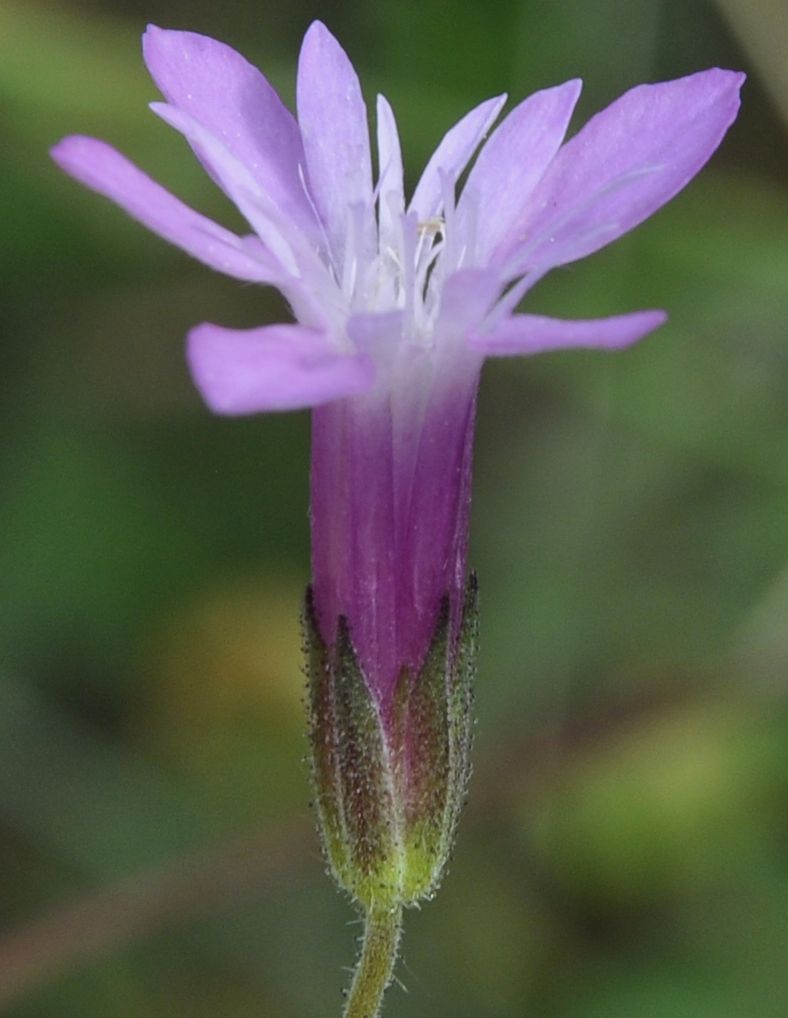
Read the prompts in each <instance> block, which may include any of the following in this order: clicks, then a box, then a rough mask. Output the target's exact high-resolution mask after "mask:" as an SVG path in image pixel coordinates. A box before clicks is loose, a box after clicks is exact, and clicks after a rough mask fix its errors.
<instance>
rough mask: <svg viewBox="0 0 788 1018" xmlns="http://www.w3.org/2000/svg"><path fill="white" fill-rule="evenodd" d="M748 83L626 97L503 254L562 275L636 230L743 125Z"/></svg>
mask: <svg viewBox="0 0 788 1018" xmlns="http://www.w3.org/2000/svg"><path fill="white" fill-rule="evenodd" d="M743 81H744V75H743V74H739V73H735V72H733V71H723V70H720V69H719V68H714V69H712V70H709V71H702V72H700V73H698V74H692V75H690V76H689V77H686V78H679V79H678V80H676V81H668V82H663V83H661V84H657V85H639V86H638V87H637V88H633V89H632V90H631V91H629V92H627V93H625V94H624V95H623V96H621V98H620V99H618V100H616V102H614V103H613V104H612V105H611V106H608V107H607V109H606V110H603V111H602V112H601V113H598V114H597V115H596V116H595V117H593V118H592V119H591V120H590V121H589V122H588V123H587V124H586V126H585V127H584V128H583V129H582V130H581V131H580V132H579V133H578V134H577V135H576V136H575V137H574V138H572V139H571V141H569V142H568V143H567V144H566V145H565V146H564V147H563V148H562V149H561V150H560V152H559V153H558V155H557V156H556V157H555V159H554V160H553V163H552V165H551V166H550V168H549V169H548V171H547V172H546V173H545V175H544V177H543V178H542V180H541V182H540V183H539V185H538V186H537V188H536V190H535V191H534V193H533V195H532V196H531V200H530V202H529V203H528V208H527V210H526V212H525V215H524V216H523V217H522V218H521V221H520V230H519V236H516V237H514V238H512V239H507V241H506V244H505V249H503V250H502V251H501V252H499V253H500V254H506V253H509V254H511V255H513V259H514V260H518V259H519V260H520V261H522V260H523V259H525V260H526V261H527V264H528V265H530V266H536V267H542V266H545V265H547V266H554V265H562V264H565V263H567V262H571V261H575V260H576V259H578V258H584V257H585V256H586V255H588V254H591V253H592V252H593V251H596V250H597V249H598V248H600V247H603V246H604V245H605V244H608V243H610V242H611V241H612V240H615V239H616V238H617V237H620V236H621V235H622V234H623V233H626V232H627V231H628V230H631V229H633V228H634V227H635V226H637V225H638V224H639V223H641V222H642V221H643V220H644V219H646V218H647V217H648V216H650V215H651V214H652V213H653V212H655V211H656V210H657V209H658V208H660V207H661V206H662V205H664V204H665V202H667V201H669V200H670V199H671V198H672V197H673V196H674V195H675V194H676V193H677V192H678V191H680V190H681V189H682V188H683V187H684V186H685V185H686V184H687V183H688V182H689V181H690V180H691V179H692V178H693V177H694V176H695V174H696V173H697V172H698V171H699V170H700V169H701V167H702V166H703V165H704V164H705V163H706V161H707V160H708V159H709V157H710V156H711V154H712V153H713V152H714V150H715V149H716V148H717V146H718V145H719V143H720V142H721V141H722V138H723V136H724V134H725V132H726V130H727V129H728V127H729V126H730V124H731V123H732V122H733V120H734V118H735V117H736V113H737V111H738V109H739V89H740V88H741V85H742V83H743ZM513 248H514V250H512V249H513Z"/></svg>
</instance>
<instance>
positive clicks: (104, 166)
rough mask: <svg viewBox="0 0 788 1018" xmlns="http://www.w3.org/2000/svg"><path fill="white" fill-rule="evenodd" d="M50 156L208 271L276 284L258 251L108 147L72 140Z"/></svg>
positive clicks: (273, 270) (273, 273)
mask: <svg viewBox="0 0 788 1018" xmlns="http://www.w3.org/2000/svg"><path fill="white" fill-rule="evenodd" d="M51 155H52V158H53V159H54V160H55V162H56V163H57V164H58V166H60V167H61V169H63V170H65V171H66V173H69V174H70V175H71V176H72V177H75V178H76V179H77V180H78V181H80V183H82V184H85V185H86V186H87V187H89V188H91V189H92V190H93V191H97V192H98V193H99V194H102V195H104V196H105V197H107V198H110V199H112V201H114V202H115V203H116V204H118V205H120V207H121V208H122V209H124V210H125V211H126V212H128V214H129V215H130V216H133V217H134V219H136V220H138V221H139V222H140V223H143V224H144V225H145V226H147V227H148V229H149V230H153V232H154V233H157V234H158V235H159V236H160V237H163V238H164V239H165V240H168V241H170V243H172V244H175V245H177V246H178V247H180V248H182V249H183V250H184V251H186V252H187V253H188V254H190V255H192V256H193V257H194V258H197V259H199V261H201V262H204V263H205V264H206V265H209V266H210V267H211V268H212V269H218V270H219V271H220V272H225V273H226V274H227V275H228V276H235V277H236V279H245V280H249V281H250V282H262V283H264V282H271V281H273V280H274V279H275V277H276V275H277V272H276V268H275V266H274V264H273V263H272V261H271V259H270V257H269V256H268V255H267V253H266V252H265V250H264V248H263V247H262V246H261V245H252V244H251V243H249V238H242V237H238V236H236V235H235V234H234V233H231V232H230V231H229V230H225V229H224V227H222V226H219V225H218V223H214V222H213V221H212V220H210V219H207V218H206V217H205V216H202V215H200V213H199V212H195V211H194V209H192V208H189V206H188V205H185V204H184V203H183V202H182V201H180V200H179V199H178V198H176V197H175V196H174V195H172V194H170V192H169V191H166V190H165V189H164V188H163V187H162V186H161V185H160V184H157V183H156V182H155V181H153V180H151V178H150V177H149V176H147V175H146V174H145V173H143V172H142V170H139V169H138V168H137V167H136V166H135V165H134V164H133V163H131V162H129V160H128V159H126V157H125V156H123V155H121V154H120V152H118V151H117V150H116V149H114V148H112V146H111V145H108V144H107V143H106V142H103V141H99V140H98V139H96V138H86V137H84V136H82V135H71V136H70V137H68V138H64V139H63V140H62V141H61V142H59V143H58V144H57V145H55V147H54V148H53V149H52V151H51Z"/></svg>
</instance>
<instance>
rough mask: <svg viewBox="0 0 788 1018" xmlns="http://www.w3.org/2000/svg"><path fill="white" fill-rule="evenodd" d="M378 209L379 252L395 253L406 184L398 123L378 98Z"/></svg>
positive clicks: (397, 246) (387, 105)
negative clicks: (390, 250)
mask: <svg viewBox="0 0 788 1018" xmlns="http://www.w3.org/2000/svg"><path fill="white" fill-rule="evenodd" d="M377 134H378V138H377V141H378V173H379V175H380V176H379V179H378V206H379V220H380V251H381V253H383V252H385V251H387V250H389V249H392V250H394V251H398V250H399V248H400V246H401V243H400V239H399V238H400V235H401V232H402V228H401V225H400V220H401V219H402V215H403V213H404V212H405V183H404V179H405V178H404V170H403V167H402V149H401V147H400V142H399V132H398V131H397V121H396V120H395V118H394V111H393V110H392V108H391V106H390V105H389V102H388V100H387V99H386V98H385V97H384V96H382V95H379V96H378V108H377Z"/></svg>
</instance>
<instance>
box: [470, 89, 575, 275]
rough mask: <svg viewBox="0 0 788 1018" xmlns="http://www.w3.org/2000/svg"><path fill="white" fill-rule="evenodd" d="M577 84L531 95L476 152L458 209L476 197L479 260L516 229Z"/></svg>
mask: <svg viewBox="0 0 788 1018" xmlns="http://www.w3.org/2000/svg"><path fill="white" fill-rule="evenodd" d="M581 88H582V82H580V81H579V80H574V81H568V82H566V84H564V85H559V86H558V87H556V88H548V89H545V90H544V91H542V92H536V93H534V95H532V96H529V97H528V98H527V99H526V100H525V101H524V102H521V103H520V105H519V106H516V107H515V108H514V109H513V110H512V112H511V113H510V114H509V115H508V116H507V117H506V119H505V120H503V121H502V122H501V124H499V126H498V127H496V129H495V131H494V132H493V133H492V135H491V136H490V138H489V140H488V141H487V142H486V143H485V145H484V147H483V148H482V150H481V152H480V153H479V158H478V159H477V160H476V163H475V165H474V167H473V169H472V170H471V172H470V174H469V176H468V181H467V183H466V185H465V188H464V189H463V198H464V199H465V200H464V202H463V201H461V202H460V206H459V209H458V215H459V216H461V217H462V215H463V213H466V214H467V210H468V199H470V200H471V201H473V202H475V206H476V207H475V208H474V209H473V212H472V214H473V215H475V216H476V217H477V244H478V246H477V249H476V259H477V261H479V262H480V263H483V262H485V261H487V259H488V258H489V256H490V254H491V253H492V252H493V251H494V250H495V248H496V247H497V246H498V245H499V244H501V243H503V242H505V240H506V238H507V237H509V236H510V235H511V234H512V232H513V231H516V229H517V224H518V222H519V220H520V217H521V216H522V213H523V209H524V208H525V207H526V205H527V202H528V199H529V197H530V195H531V192H532V191H533V189H534V187H535V186H536V185H537V184H538V183H539V181H540V179H541V178H542V175H543V174H544V172H545V169H546V168H547V167H548V165H549V164H550V161H551V160H552V158H553V156H554V155H555V154H556V152H557V151H558V149H559V147H560V145H561V142H562V141H563V140H564V135H565V133H566V129H567V126H568V125H569V120H570V118H571V116H572V111H573V110H574V108H575V103H576V102H577V99H578V96H579V95H580V89H581Z"/></svg>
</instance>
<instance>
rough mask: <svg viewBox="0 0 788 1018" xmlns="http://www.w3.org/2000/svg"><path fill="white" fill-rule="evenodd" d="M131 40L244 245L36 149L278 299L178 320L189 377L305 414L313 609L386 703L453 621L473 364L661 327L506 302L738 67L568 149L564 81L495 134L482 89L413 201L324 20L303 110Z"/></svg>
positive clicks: (718, 114) (622, 213)
mask: <svg viewBox="0 0 788 1018" xmlns="http://www.w3.org/2000/svg"><path fill="white" fill-rule="evenodd" d="M143 49H144V57H145V61H146V63H147V66H148V69H149V71H150V73H151V76H152V77H153V79H154V81H155V82H156V84H157V86H158V88H159V90H160V91H161V93H162V95H163V97H164V99H165V102H158V103H153V104H152V109H153V110H154V112H155V113H156V114H157V116H159V117H161V118H162V119H163V120H164V121H165V122H166V123H167V124H169V125H170V126H171V127H173V128H174V129H175V130H176V131H178V132H180V133H181V134H182V135H183V136H184V138H185V139H186V140H187V141H188V143H189V145H190V146H191V147H192V149H193V151H194V152H195V154H196V155H197V157H198V158H199V159H200V161H201V162H202V164H203V166H204V167H205V169H206V170H207V172H208V173H209V174H210V176H211V177H212V179H213V180H214V181H215V182H216V183H217V185H218V186H219V187H220V188H222V190H223V191H224V192H225V193H226V194H227V195H228V197H229V198H230V199H231V200H232V201H233V202H234V203H235V205H236V206H237V207H238V209H239V210H240V212H241V213H242V215H243V217H244V218H245V220H246V222H247V223H248V225H249V233H248V234H246V235H243V236H241V235H238V234H235V233H233V232H232V231H230V230H227V229H225V228H223V227H221V226H219V225H218V224H216V223H213V222H212V221H210V220H208V219H206V218H205V217H204V216H202V215H200V214H199V213H198V212H196V211H194V210H193V209H191V208H189V207H188V206H186V205H184V204H183V203H182V202H180V201H179V200H178V199H177V198H175V197H174V196H173V195H171V194H170V193H169V192H167V191H166V190H164V189H163V188H162V187H160V186H159V185H158V184H156V183H155V182H154V181H153V180H151V179H150V178H149V177H147V176H146V175H145V174H144V173H143V172H142V171H141V170H139V169H137V168H136V167H135V166H133V164H131V163H130V162H129V161H128V160H127V159H126V158H125V157H124V156H122V155H120V153H118V152H117V151H115V150H114V149H112V148H111V147H110V146H108V145H107V144H105V143H104V142H101V141H98V140H96V139H92V138H87V137H84V136H72V137H68V138H65V139H64V140H63V141H61V142H60V143H59V144H58V145H56V146H55V148H54V149H53V151H52V155H53V157H54V159H55V160H56V162H57V163H58V164H59V165H60V166H61V167H62V168H63V169H64V170H66V171H67V172H68V173H70V174H71V175H72V176H74V177H76V178H77V179H78V180H80V181H82V183H84V184H86V185H87V186H88V187H91V188H92V189H93V190H95V191H98V192H99V193H101V194H104V195H106V196H107V197H109V198H111V199H112V200H113V201H115V202H116V203H117V204H118V205H120V206H121V207H122V208H124V209H125V210H126V211H127V212H128V213H129V214H130V215H131V216H133V217H134V218H136V219H137V220H139V221H140V222H141V223H143V224H144V225H146V226H147V227H149V229H151V230H153V231H154V232H155V233H158V234H159V235H160V236H162V237H164V238H165V239H166V240H169V241H170V242H171V243H174V244H176V245H178V246H179V247H181V248H182V249H183V250H185V251H186V252H188V253H189V254H191V255H192V256H194V257H195V258H197V259H199V260H200V261H202V262H204V263H205V264H207V265H209V266H210V267H211V268H214V269H218V270H219V271H221V272H224V273H226V274H227V275H230V276H234V277H235V278H237V279H242V280H245V281H253V282H259V283H266V284H269V285H272V286H275V287H277V288H278V289H279V290H280V291H281V292H282V293H283V294H284V296H285V297H286V298H287V300H288V301H289V303H290V306H291V308H292V311H293V314H294V317H295V319H296V324H281V325H268V326H263V327H260V328H257V329H252V330H246V331H239V330H232V329H228V328H224V327H220V326H217V325H211V324H207V323H206V324H203V325H199V326H197V327H196V328H195V329H193V330H192V332H191V333H190V335H189V340H188V352H187V356H188V360H189V365H190V367H191V371H192V374H193V377H194V380H195V383H196V384H197V387H198V388H199V390H200V392H201V393H202V395H203V397H204V398H205V400H206V402H207V403H208V405H209V406H210V407H211V408H212V409H213V410H215V411H216V412H217V413H222V414H247V413H254V412H260V411H269V410H286V409H296V408H299V407H312V408H314V414H313V449H312V509H311V523H312V569H313V584H314V594H315V602H314V603H315V610H316V613H317V619H318V623H319V625H320V628H321V630H322V636H323V638H324V640H325V641H326V642H327V643H329V644H330V643H333V641H334V639H335V636H336V631H337V624H338V619H339V617H340V616H345V617H346V618H347V621H348V624H349V628H350V633H351V637H352V639H353V642H354V646H355V649H356V652H357V655H358V658H359V662H360V664H361V666H362V668H363V670H364V674H365V676H366V679H367V682H368V683H369V685H370V688H371V689H372V690H373V691H374V693H375V694H376V695H377V697H378V699H379V701H380V702H381V704H383V705H384V706H385V704H386V703H387V701H388V699H389V696H390V693H391V690H392V688H393V686H394V683H395V682H396V679H397V676H398V674H399V672H400V670H401V669H402V667H403V666H407V667H409V668H411V669H418V667H419V666H420V664H421V663H422V661H423V659H424V655H425V654H426V651H427V648H428V646H429V644H430V641H431V639H432V637H433V634H434V629H435V624H436V619H437V616H438V612H439V609H440V604H441V602H442V600H443V599H444V597H446V596H448V597H449V600H450V605H451V618H452V620H453V628H454V630H455V632H456V627H457V623H458V620H459V613H460V608H461V602H462V592H463V587H464V583H465V576H466V553H467V537H468V512H469V504H470V479H471V448H472V437H473V418H474V410H475V402H476V389H477V384H478V378H479V373H480V369H481V365H482V362H483V360H484V358H485V357H486V356H505V355H511V354H534V353H540V352H543V351H548V350H556V349H561V348H566V347H598V348H602V349H616V348H621V347H624V346H627V345H629V344H631V343H633V342H635V341H636V340H638V339H640V338H641V337H642V336H644V335H646V334H647V333H648V332H650V331H652V330H653V329H655V328H656V327H657V326H659V325H661V324H662V322H663V321H664V319H665V315H664V314H663V312H661V311H640V312H634V313H629V314H624V315H619V316H616V317H612V318H607V319H597V320H586V321H566V320H561V319H552V318H546V317H544V316H540V315H529V314H517V313H515V312H516V308H517V306H518V304H519V303H520V301H521V300H522V299H523V297H525V295H526V294H527V292H528V291H529V290H530V288H531V287H532V286H533V285H534V284H535V283H536V282H538V280H539V279H541V278H542V277H543V276H544V275H545V274H546V273H547V272H548V271H550V269H552V268H555V267H556V266H559V265H562V264H566V263H568V262H572V261H574V260H576V259H579V258H582V257H585V256H586V255H587V254H590V253H592V252H593V251H595V250H597V249H598V248H600V247H602V246H604V245H605V244H607V243H609V242H611V241H612V240H615V239H616V238H617V237H619V236H621V235H622V234H623V233H625V232H627V231H628V230H630V229H632V228H633V227H634V226H636V225H638V224H639V223H640V222H642V221H643V220H644V219H645V218H647V217H648V216H650V215H651V214H652V213H653V212H655V211H656V210H657V209H658V208H660V207H661V206H662V205H663V204H664V203H665V202H666V201H668V200H669V199H670V198H672V197H673V196H674V195H675V194H676V193H677V192H678V191H679V190H680V189H681V188H682V187H684V186H685V184H687V183H688V181H689V180H690V179H691V178H692V177H693V176H694V175H695V174H696V173H697V172H698V170H699V169H700V168H701V167H702V166H703V165H704V163H705V162H706V161H707V159H708V158H709V157H710V156H711V154H712V153H713V151H714V150H715V149H716V147H717V146H718V144H719V143H720V141H721V140H722V137H723V136H724V134H725V132H726V130H727V128H728V127H729V125H730V124H731V123H732V121H733V120H734V118H735V116H736V113H737V110H738V106H739V89H740V87H741V84H742V82H743V77H744V76H743V75H741V74H739V73H736V72H732V71H725V70H719V69H716V68H715V69H712V70H708V71H703V72H700V73H698V74H693V75H690V76H688V77H686V78H681V79H679V80H677V81H670V82H664V83H661V84H656V85H641V86H639V87H637V88H635V89H632V90H631V91H629V92H627V93H626V94H625V95H623V96H622V97H621V98H620V99H618V100H617V101H616V102H614V103H613V104H612V105H611V106H609V107H608V108H607V109H606V110H604V111H603V112H601V113H599V114H598V115H597V116H596V117H594V118H592V120H590V121H589V122H588V124H587V125H586V126H585V127H584V128H582V129H581V130H580V131H579V132H578V133H577V134H576V135H575V136H574V137H573V138H572V139H571V140H570V141H569V142H565V140H564V136H565V133H566V130H567V126H568V124H569V120H570V118H571V116H572V111H573V109H574V106H575V103H576V101H577V98H578V95H579V92H580V82H579V81H570V82H567V83H566V84H564V85H559V86H557V87H555V88H549V89H546V90H544V91H542V92H538V93H536V94H535V95H532V96H531V97H529V98H528V99H526V100H525V101H524V102H522V103H520V104H519V105H518V106H516V107H515V108H514V109H513V110H512V111H511V112H510V113H509V114H508V115H507V116H506V117H505V118H504V119H503V120H502V121H501V123H500V124H499V125H498V126H497V127H496V128H495V129H493V130H491V129H492V126H493V124H494V122H495V120H496V118H497V117H498V115H499V114H500V111H501V109H502V107H503V104H504V101H505V97H504V96H501V97H498V98H494V99H490V100H488V101H486V102H483V103H481V104H480V105H478V106H477V107H475V108H474V109H473V110H471V111H470V112H469V113H468V114H466V116H465V117H463V118H462V119H461V120H460V121H459V122H458V123H457V124H456V125H455V126H454V127H453V128H452V129H451V130H450V131H448V133H447V134H446V135H445V137H444V138H443V140H442V141H441V142H440V144H439V145H438V147H437V149H436V151H435V153H434V155H433V156H432V158H431V159H430V160H429V162H428V164H427V167H426V169H425V170H424V173H423V174H422V176H421V178H420V180H419V181H418V182H417V184H416V187H415V190H414V192H413V197H412V199H411V200H410V202H409V203H408V202H407V200H406V197H405V193H404V184H403V161H402V153H401V150H400V143H399V136H398V132H397V126H396V122H395V119H394V114H393V111H392V110H391V107H390V106H389V104H388V103H387V102H386V100H385V99H384V98H383V97H382V96H379V97H378V100H377V111H376V112H377V117H376V144H375V149H376V152H375V158H374V159H373V153H372V149H371V146H370V138H369V131H368V123H367V111H366V106H365V103H364V99H363V96H362V92H361V88H360V85H359V81H358V78H357V76H356V73H355V71H354V69H353V67H352V65H351V63H350V61H349V60H348V57H347V56H346V54H345V53H344V51H343V50H342V48H341V47H340V45H339V44H338V42H337V41H336V39H335V38H334V37H333V36H332V35H331V34H330V32H329V31H328V29H327V28H326V27H325V26H324V25H322V24H321V23H320V22H315V23H314V24H313V25H312V26H311V27H310V29H309V30H308V32H307V34H306V37H305V39H304V43H303V47H302V50H301V57H300V61H299V68H298V82H297V106H298V117H297V118H296V117H294V116H293V115H292V114H291V113H290V112H289V111H288V110H287V109H286V107H285V106H284V105H283V104H282V102H281V100H280V99H279V97H278V96H277V94H276V92H275V91H274V89H273V88H272V87H271V85H270V84H269V83H268V81H267V80H266V79H265V78H264V76H263V75H262V74H261V73H260V72H259V71H258V70H257V69H256V68H254V67H253V66H252V65H251V64H249V63H248V62H247V61H246V60H245V59H244V58H243V57H242V56H240V55H239V54H238V53H236V52H235V51H234V50H232V49H231V48H230V47H228V46H226V45H224V44H223V43H220V42H216V41H214V40H212V39H208V38H206V37H204V36H200V35H195V34H193V33H190V32H175V31H165V30H162V29H159V28H155V27H153V26H151V27H149V28H148V30H147V32H146V33H145V36H144V46H143ZM488 133H489V137H488V138H487V140H486V142H485V137H486V136H487V135H488ZM474 157H475V162H474V163H473V165H472V166H471V168H470V171H469V172H468V173H467V179H466V182H465V184H464V186H463V187H462V189H461V191H460V192H459V193H458V181H459V180H460V178H461V176H462V175H463V174H464V172H465V171H466V170H467V168H468V166H469V165H470V164H471V161H472V160H473V159H474ZM373 164H376V170H374V169H373Z"/></svg>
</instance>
